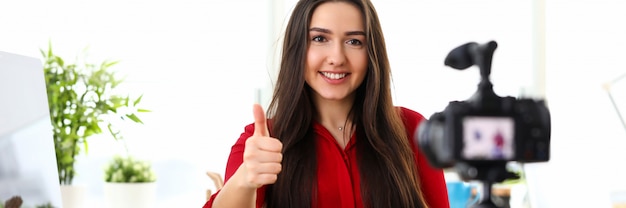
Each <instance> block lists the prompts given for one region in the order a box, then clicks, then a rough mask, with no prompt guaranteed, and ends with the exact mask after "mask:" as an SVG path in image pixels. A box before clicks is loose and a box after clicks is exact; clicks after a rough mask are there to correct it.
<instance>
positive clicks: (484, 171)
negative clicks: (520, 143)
mask: <svg viewBox="0 0 626 208" xmlns="http://www.w3.org/2000/svg"><path fill="white" fill-rule="evenodd" d="M456 169H457V172H458V174H459V176H460V177H461V178H462V179H463V180H476V181H478V182H480V184H481V185H482V189H483V190H482V192H481V194H480V200H479V201H478V202H477V203H476V204H475V205H473V206H471V208H498V206H497V205H496V204H495V203H493V201H492V200H491V191H492V186H493V184H495V183H499V182H502V181H504V180H506V179H516V178H519V176H517V175H516V174H514V173H512V172H510V171H508V170H507V169H506V162H497V163H489V164H467V163H459V164H457V165H456Z"/></svg>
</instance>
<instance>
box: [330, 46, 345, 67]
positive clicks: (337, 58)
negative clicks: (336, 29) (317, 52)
mask: <svg viewBox="0 0 626 208" xmlns="http://www.w3.org/2000/svg"><path fill="white" fill-rule="evenodd" d="M327 61H328V64H330V65H334V66H341V65H343V64H344V63H345V61H346V54H345V51H344V47H343V45H342V44H341V43H335V44H332V46H331V48H330V50H328V56H327Z"/></svg>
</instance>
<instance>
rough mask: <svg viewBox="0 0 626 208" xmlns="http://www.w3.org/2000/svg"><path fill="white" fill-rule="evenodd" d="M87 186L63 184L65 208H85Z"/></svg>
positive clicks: (62, 191)
mask: <svg viewBox="0 0 626 208" xmlns="http://www.w3.org/2000/svg"><path fill="white" fill-rule="evenodd" d="M85 191H86V188H85V186H82V185H61V200H62V203H63V208H84V207H86V206H85V195H86V194H85Z"/></svg>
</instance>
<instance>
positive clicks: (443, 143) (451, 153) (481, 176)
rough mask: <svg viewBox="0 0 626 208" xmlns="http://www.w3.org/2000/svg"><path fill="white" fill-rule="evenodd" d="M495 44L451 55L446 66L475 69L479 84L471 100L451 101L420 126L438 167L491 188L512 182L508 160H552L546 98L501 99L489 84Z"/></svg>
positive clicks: (421, 142)
mask: <svg viewBox="0 0 626 208" xmlns="http://www.w3.org/2000/svg"><path fill="white" fill-rule="evenodd" d="M496 48H497V43H496V42H495V41H490V42H487V43H485V44H477V43H475V42H470V43H466V44H463V45H461V46H459V47H457V48H455V49H453V50H452V51H450V53H449V54H448V56H447V57H446V59H445V65H446V66H449V67H452V68H454V69H459V70H463V69H466V68H469V67H471V66H474V65H476V66H477V67H478V68H479V69H480V75H481V80H480V83H479V84H478V90H477V91H476V92H475V93H474V94H473V95H472V96H471V97H470V98H469V99H467V100H464V101H451V102H449V104H448V106H447V107H446V108H445V109H444V110H443V111H441V112H436V113H434V114H433V115H432V116H431V117H430V118H429V119H428V120H427V121H424V122H422V123H421V124H420V126H419V127H418V131H417V132H416V134H417V135H416V136H417V141H416V143H417V144H419V148H420V149H421V151H422V152H423V153H424V154H425V155H426V157H427V158H428V160H429V162H430V163H431V165H432V166H433V167H436V168H450V167H456V168H457V170H458V171H457V172H458V173H459V176H460V177H461V178H462V179H464V180H473V179H476V180H481V181H486V182H488V183H489V184H492V183H497V182H501V181H503V180H504V179H507V178H513V177H514V176H512V175H510V174H511V173H508V172H507V171H506V170H505V165H506V164H507V162H509V161H516V162H520V163H528V162H545V161H548V160H549V159H550V112H549V110H548V108H547V107H546V105H545V102H544V101H543V100H533V99H522V98H515V97H510V96H506V97H500V96H498V95H497V94H496V93H495V92H494V91H493V85H492V83H491V81H490V80H489V74H490V73H491V62H492V57H493V53H494V51H495V49H496Z"/></svg>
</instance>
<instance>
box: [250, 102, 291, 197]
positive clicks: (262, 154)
mask: <svg viewBox="0 0 626 208" xmlns="http://www.w3.org/2000/svg"><path fill="white" fill-rule="evenodd" d="M253 113H254V134H253V135H252V136H251V137H250V138H248V139H247V140H246V147H245V149H244V152H243V164H242V168H244V170H245V171H244V172H245V174H244V175H245V177H244V181H245V184H246V185H247V186H248V187H251V188H259V187H261V186H263V185H266V184H273V183H274V182H276V178H277V176H278V173H280V171H281V170H282V165H281V162H282V160H283V154H282V153H281V150H282V148H283V144H282V143H281V142H280V141H279V140H278V139H276V138H272V137H270V134H269V130H268V128H267V119H266V118H265V113H264V112H263V108H261V106H260V105H259V104H255V105H254V107H253Z"/></svg>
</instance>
